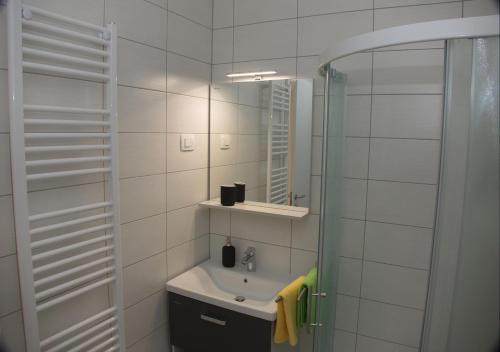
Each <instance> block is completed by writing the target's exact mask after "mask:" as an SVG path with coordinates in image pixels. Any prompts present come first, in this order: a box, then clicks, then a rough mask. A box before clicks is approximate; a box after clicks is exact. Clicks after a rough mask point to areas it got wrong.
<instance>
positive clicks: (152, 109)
mask: <svg viewBox="0 0 500 352" xmlns="http://www.w3.org/2000/svg"><path fill="white" fill-rule="evenodd" d="M166 108H167V95H166V94H165V93H163V92H157V91H152V90H146V89H138V88H131V87H124V86H118V129H119V131H120V132H166V130H167V117H166Z"/></svg>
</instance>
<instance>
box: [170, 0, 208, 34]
mask: <svg viewBox="0 0 500 352" xmlns="http://www.w3.org/2000/svg"><path fill="white" fill-rule="evenodd" d="M168 9H169V11H173V12H175V13H178V14H179V15H182V16H184V17H187V18H189V19H190V20H192V21H195V22H198V23H200V24H202V25H204V26H206V27H212V2H211V1H207V0H195V1H193V0H191V1H184V0H169V1H168Z"/></svg>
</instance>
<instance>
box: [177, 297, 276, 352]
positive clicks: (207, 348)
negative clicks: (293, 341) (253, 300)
mask: <svg viewBox="0 0 500 352" xmlns="http://www.w3.org/2000/svg"><path fill="white" fill-rule="evenodd" d="M168 304H169V319H170V323H169V326H170V344H171V345H173V346H176V347H179V348H181V349H182V350H183V351H184V352H270V351H271V332H272V331H271V330H272V322H271V321H267V320H264V319H259V318H255V317H252V316H249V315H246V314H241V313H238V312H234V311H232V310H228V309H225V308H221V307H217V306H214V305H211V304H208V303H204V302H200V301H197V300H195V299H192V298H188V297H185V296H181V295H178V294H175V293H171V292H169V294H168Z"/></svg>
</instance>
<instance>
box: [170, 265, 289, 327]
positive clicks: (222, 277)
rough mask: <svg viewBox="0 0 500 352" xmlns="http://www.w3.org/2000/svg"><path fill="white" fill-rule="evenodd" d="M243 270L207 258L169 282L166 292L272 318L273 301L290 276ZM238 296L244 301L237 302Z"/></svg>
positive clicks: (274, 313) (274, 305)
mask: <svg viewBox="0 0 500 352" xmlns="http://www.w3.org/2000/svg"><path fill="white" fill-rule="evenodd" d="M243 270H244V269H243ZM243 270H239V269H234V268H230V269H229V268H224V267H222V266H220V265H218V264H215V263H213V262H211V261H209V260H208V261H206V262H203V263H201V264H199V265H197V266H195V267H194V268H192V269H190V270H188V271H186V272H185V273H183V274H181V275H179V276H177V277H176V278H174V279H172V280H170V281H168V282H167V291H169V292H174V293H177V294H180V295H183V296H186V297H190V298H193V299H196V300H198V301H202V302H205V303H209V304H213V305H216V306H219V307H222V308H226V309H230V310H233V311H236V312H240V313H243V314H248V315H251V316H254V317H257V318H261V319H265V320H270V321H273V320H275V319H276V303H275V302H274V300H275V298H276V295H277V293H278V292H279V291H280V290H281V289H282V288H283V287H285V286H286V285H287V284H288V283H289V282H290V281H291V278H290V277H281V278H277V277H273V276H269V275H265V274H259V273H258V272H257V273H249V272H246V271H243ZM238 296H242V297H244V298H245V300H244V301H242V302H238V301H236V300H235V298H236V297H238Z"/></svg>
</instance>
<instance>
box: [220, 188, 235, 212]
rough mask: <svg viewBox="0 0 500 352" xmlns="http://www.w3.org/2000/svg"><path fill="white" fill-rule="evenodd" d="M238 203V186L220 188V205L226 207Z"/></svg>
mask: <svg viewBox="0 0 500 352" xmlns="http://www.w3.org/2000/svg"><path fill="white" fill-rule="evenodd" d="M235 201H236V186H234V185H222V186H220V203H221V204H222V205H224V206H226V207H230V206H232V205H234V203H235Z"/></svg>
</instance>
